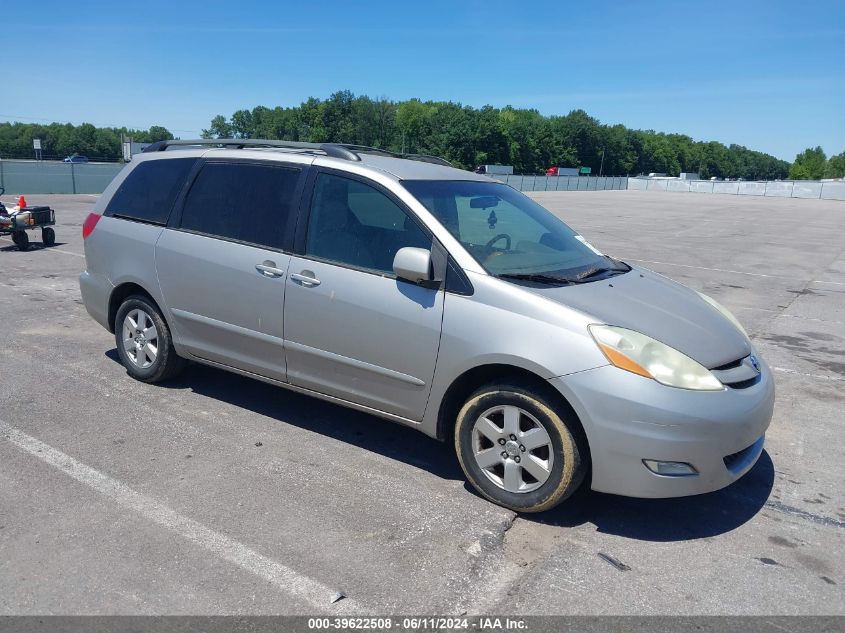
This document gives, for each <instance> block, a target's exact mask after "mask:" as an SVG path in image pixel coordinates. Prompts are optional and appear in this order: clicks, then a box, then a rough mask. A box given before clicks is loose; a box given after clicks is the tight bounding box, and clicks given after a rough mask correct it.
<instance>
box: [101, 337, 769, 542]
mask: <svg viewBox="0 0 845 633" xmlns="http://www.w3.org/2000/svg"><path fill="white" fill-rule="evenodd" d="M106 356H107V357H108V358H110V359H111V360H113V361H114V362H116V363H118V364H121V363H120V358H119V357H118V355H117V350H116V349H111V350H109V351H107V352H106ZM121 367H122V365H121ZM160 386H161V387H164V388H168V389H178V390H185V389H189V390H191V391H193V392H195V393H198V394H200V395H203V396H206V397H209V398H214V399H216V400H220V401H221V402H225V403H228V404H231V405H234V406H237V407H240V408H243V409H245V410H248V411H252V412H253V413H257V414H259V415H263V416H266V417H268V418H271V419H273V420H276V421H278V422H279V423H283V424H292V425H294V426H297V427H300V428H303V429H307V430H309V431H312V432H314V433H320V434H321V435H325V436H326V437H331V438H333V439H336V440H339V441H341V442H344V443H347V444H350V445H351V446H355V447H358V448H361V449H365V450H368V451H372V452H375V453H378V454H380V455H383V456H385V457H388V458H390V459H393V460H396V461H399V462H402V463H405V464H408V465H411V466H414V467H415V468H420V469H423V470H426V471H428V472H430V473H432V474H433V475H436V476H438V477H440V478H442V479H449V480H453V481H464V475H463V473H462V472H461V469H460V466H459V465H458V463H457V459H456V457H455V454H454V450H453V448H452V445H451V443H449V442H447V443H443V442H438V441H437V440H434V439H432V438H430V437H428V436H426V435H423V434H422V433H420V432H419V431H417V430H415V429H413V428H409V427H405V426H402V425H400V424H395V423H393V422H389V421H387V420H383V419H381V418H378V417H375V416H372V415H369V414H366V413H361V412H358V411H354V410H352V409H347V408H345V407H341V406H339V405H335V404H331V403H329V402H326V401H324V400H320V399H318V398H313V397H310V396H304V395H301V394H297V393H294V392H292V391H287V390H285V389H283V388H281V387H276V386H274V385H270V384H267V383H263V382H260V381H258V380H253V379H251V378H246V377H243V376H239V375H237V374H233V373H230V372H227V371H224V370H222V369H215V368H213V367H208V366H206V365H200V364H195V363H192V364H191V365H189V366H188V368H187V369H186V371H185V372H184V373H183V374H182V375H181V376H179V377H178V378H176V379H174V380H171V381H168V382H166V383H162V384H161V385H160ZM774 479H775V472H774V465H773V464H772V460H771V458H770V457H769V455H768V453H767V452H765V451H763V454H762V455H761V456H760V459H759V460H758V461H757V464H756V465H755V466H754V468H752V469H751V471H749V472H748V473H747V474H746V475H745V476H744V477H743V478H742V479H740V480H739V481H737V482H736V483H734V484H732V485H731V486H728V487H727V488H724V489H723V490H719V491H717V492H711V493H709V494H704V495H697V496H694V497H682V498H678V499H632V498H628V497H619V496H616V495H609V494H602V493H597V492H592V491H590V490H589V489H587V488H586V487H585V488H582V490H580V491H579V492H577V493H576V494H575V496H574V497H572V498H571V499H569V500H567V501H566V502H565V503H563V504H562V505H560V506H558V507H556V508H553V509H552V510H549V511H548V512H542V513H538V514H523V515H521V517H522V518H523V519H525V520H526V521H533V522H537V523H542V524H545V525H551V526H558V527H563V528H565V527H576V526H580V525H585V524H592V525H595V526H596V529H597V530H598V531H599V532H602V533H606V534H614V535H617V536H624V537H627V538H631V539H637V540H644V541H666V542H668V541H686V540H692V539H699V538H706V537H709V536H717V535H719V534H724V533H725V532H730V531H731V530H734V529H736V528H737V527H739V526H741V525H742V524H744V523H746V522H747V521H749V520H751V519H752V518H753V517H754V516H755V515H756V514H757V513H758V512H759V511H760V510H761V509H762V508H763V507H764V506H765V503H766V501H767V500H768V498H769V495H770V494H771V491H772V487H773V486H774ZM465 488H466V490H468V491H469V492H470V493H471V494H474V495H476V496H478V495H477V493H476V492H475V490H474V489H473V488H472V487H471V486H470V485H469V484H465Z"/></svg>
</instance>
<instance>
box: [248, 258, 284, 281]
mask: <svg viewBox="0 0 845 633" xmlns="http://www.w3.org/2000/svg"><path fill="white" fill-rule="evenodd" d="M255 270H257V271H258V272H260V273H261V274H262V275H264V276H265V277H281V276H283V275H284V274H285V271H283V270H282V269H281V268H276V262H271V261H270V260H269V259H268V260H265V261H264V262H262V263H260V264H256V265H255Z"/></svg>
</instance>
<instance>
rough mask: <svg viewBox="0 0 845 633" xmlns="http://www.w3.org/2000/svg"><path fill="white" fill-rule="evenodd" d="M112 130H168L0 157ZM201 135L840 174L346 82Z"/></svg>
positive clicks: (566, 160) (688, 141)
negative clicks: (377, 91)
mask: <svg viewBox="0 0 845 633" xmlns="http://www.w3.org/2000/svg"><path fill="white" fill-rule="evenodd" d="M121 134H123V135H126V136H130V137H131V138H132V140H134V141H136V142H141V143H150V142H154V141H160V140H168V139H172V138H173V135H172V134H171V133H170V132H169V131H168V130H167V129H166V128H164V127H161V126H152V127H151V128H150V129H149V130H132V129H127V128H111V127H106V128H98V127H95V126H93V125H91V124H90V123H83V124H82V125H78V126H74V125H71V124H69V123H51V124H49V125H38V124H29V123H0V158H32V157H33V150H32V139H34V138H40V139H41V142H42V148H43V150H42V151H43V156H44V158H48V159H49V158H59V159H61V158H64V157H65V156H69V155H71V154H73V153H78V154H82V155H84V156H88V157H89V158H90V159H92V160H120V158H121V148H120V137H121ZM203 137H205V138H268V139H285V140H292V141H308V142H317V143H319V142H338V143H354V144H359V145H369V146H372V147H379V148H384V149H389V150H391V151H397V152H414V153H421V154H434V155H436V156H443V157H444V158H446V159H448V160H450V161H451V162H452V163H453V164H455V165H456V166H458V167H463V168H472V167H474V166H475V165H483V164H505V165H513V166H514V170H515V172H516V173H523V174H541V173H543V172H544V171H545V170H546V169H547V168H548V167H550V166H559V167H590V168H591V170H592V173H593V174H599V173H603V174H606V175H625V174H632V175H635V174H648V173H651V172H659V173H666V174H668V175H670V176H677V175H678V174H679V173H680V172H697V173H699V174H700V176H701V177H702V178H711V177H714V176H715V177H717V178H744V179H746V180H773V179H778V178H781V179H782V178H787V177H789V178H795V179H820V178H838V177H843V176H845V152H843V153H841V154H838V155H836V156H831V157H830V158H827V157H826V156H825V153H824V152H823V151H822V149H821V148H820V147H816V148H808V149H807V150H805V151H804V152H802V153H801V154H799V155H798V156H797V157H796V159H795V162H794V163H793V164H791V165H790V163H788V162H787V161H783V160H780V159H778V158H775V157H774V156H771V155H769V154H765V153H763V152H757V151H754V150H750V149H747V148H746V147H743V146H741V145H734V144H732V145H724V144H722V143H719V142H715V141H695V140H693V139H692V138H691V137H689V136H686V135H683V134H665V133H662V132H654V131H652V130H634V129H630V128H627V127H625V126H624V125H621V124H617V125H607V124H602V123H601V122H600V121H598V120H597V119H595V118H593V117H591V116H589V115H588V114H587V113H586V112H584V111H583V110H573V111H572V112H570V113H569V114H567V115H565V116H543V115H541V114H540V113H539V112H538V111H537V110H533V109H519V108H513V107H510V106H508V107H505V108H494V107H492V106H484V107H482V108H473V107H470V106H464V105H461V104H459V103H454V102H443V101H420V100H419V99H410V100H408V101H392V100H390V99H387V98H385V97H379V98H371V97H368V96H366V95H358V96H356V95H354V94H352V93H351V92H350V91H348V90H342V91H339V92H335V93H334V94H332V95H331V96H330V97H329V98H328V99H324V100H321V99H317V98H314V97H312V98H309V99H308V100H307V101H305V102H303V103H302V104H300V105H299V106H295V107H288V108H283V107H278V106H277V107H275V108H268V107H265V106H257V107H255V108H253V109H252V110H238V111H237V112H234V113H233V114H232V115H231V116H230V117H228V118H226V117H225V116H223V115H218V116H215V117H214V118H213V119H212V120H211V123H210V125H209V127H208V129H206V130H203Z"/></svg>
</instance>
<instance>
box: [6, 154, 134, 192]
mask: <svg viewBox="0 0 845 633" xmlns="http://www.w3.org/2000/svg"><path fill="white" fill-rule="evenodd" d="M122 167H123V165H122V164H120V163H60V162H56V161H46V160H45V161H35V160H0V187H4V188H5V189H6V193H7V194H9V195H13V196H14V195H18V194H21V193H103V190H104V189H105V188H106V187H107V186H108V184H109V183H110V182H111V181H112V178H114V177H115V176H116V175H117V173H118V172H119V171H120V170H121V168H122Z"/></svg>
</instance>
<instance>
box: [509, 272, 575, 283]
mask: <svg viewBox="0 0 845 633" xmlns="http://www.w3.org/2000/svg"><path fill="white" fill-rule="evenodd" d="M496 277H499V278H500V279H514V280H516V281H533V282H534V283H538V284H571V283H575V281H574V280H573V279H568V278H566V277H552V276H551V275H543V274H540V273H501V274H499V275H496Z"/></svg>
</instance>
